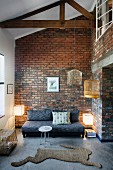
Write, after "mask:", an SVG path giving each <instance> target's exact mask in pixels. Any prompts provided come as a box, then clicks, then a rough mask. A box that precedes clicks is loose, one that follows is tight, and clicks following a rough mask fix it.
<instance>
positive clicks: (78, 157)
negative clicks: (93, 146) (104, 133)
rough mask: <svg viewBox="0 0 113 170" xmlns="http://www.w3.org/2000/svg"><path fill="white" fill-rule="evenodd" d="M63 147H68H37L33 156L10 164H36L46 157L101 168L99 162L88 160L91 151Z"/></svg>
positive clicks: (16, 165)
mask: <svg viewBox="0 0 113 170" xmlns="http://www.w3.org/2000/svg"><path fill="white" fill-rule="evenodd" d="M61 146H63V147H65V148H69V149H68V150H66V149H65V150H64V149H61V150H57V149H47V148H39V149H37V153H36V155H35V157H31V156H28V157H27V158H25V159H23V160H22V161H19V162H12V163H11V165H12V166H15V167H18V166H21V165H24V164H26V163H27V162H32V163H35V164H38V163H40V162H42V161H44V160H46V159H57V160H61V161H66V162H79V163H81V164H84V165H89V166H96V167H98V168H102V165H101V164H100V163H96V162H89V161H88V159H89V155H91V153H92V152H91V151H90V150H89V149H86V148H80V147H74V146H67V145H61Z"/></svg>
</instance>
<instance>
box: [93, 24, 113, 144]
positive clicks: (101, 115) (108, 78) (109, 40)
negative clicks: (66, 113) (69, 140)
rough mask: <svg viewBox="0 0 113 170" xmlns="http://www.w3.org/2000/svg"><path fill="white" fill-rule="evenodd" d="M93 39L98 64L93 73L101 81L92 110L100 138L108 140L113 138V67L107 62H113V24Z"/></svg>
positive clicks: (94, 54)
mask: <svg viewBox="0 0 113 170" xmlns="http://www.w3.org/2000/svg"><path fill="white" fill-rule="evenodd" d="M93 40H94V41H93V56H92V64H93V65H94V66H96V67H95V68H96V70H95V71H94V72H93V74H94V77H95V78H96V79H98V80H99V81H100V98H99V99H93V101H92V111H93V114H94V117H95V119H94V128H95V130H96V131H97V133H98V136H99V138H100V140H102V141H104V140H105V141H108V140H113V129H112V125H113V119H112V113H113V107H112V95H111V94H112V91H113V90H112V89H113V81H112V75H113V68H112V67H110V68H108V67H107V63H110V62H111V63H113V58H112V54H113V25H112V26H111V27H110V28H109V29H108V30H107V31H106V32H105V34H104V35H103V36H102V37H101V38H100V39H99V40H98V41H97V42H96V41H95V34H93ZM105 59H106V60H105ZM105 66H106V67H105Z"/></svg>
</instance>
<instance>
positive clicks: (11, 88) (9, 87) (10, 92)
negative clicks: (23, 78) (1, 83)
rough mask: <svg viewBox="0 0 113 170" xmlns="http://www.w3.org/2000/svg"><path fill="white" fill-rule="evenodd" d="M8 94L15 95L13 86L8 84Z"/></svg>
mask: <svg viewBox="0 0 113 170" xmlns="http://www.w3.org/2000/svg"><path fill="white" fill-rule="evenodd" d="M7 94H13V84H7Z"/></svg>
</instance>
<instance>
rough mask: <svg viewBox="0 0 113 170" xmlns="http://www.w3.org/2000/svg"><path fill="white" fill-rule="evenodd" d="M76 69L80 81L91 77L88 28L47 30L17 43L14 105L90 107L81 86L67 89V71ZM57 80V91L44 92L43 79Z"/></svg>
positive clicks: (45, 85) (21, 39) (45, 84)
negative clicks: (56, 77) (79, 73)
mask: <svg viewBox="0 0 113 170" xmlns="http://www.w3.org/2000/svg"><path fill="white" fill-rule="evenodd" d="M70 68H76V69H78V70H79V71H82V73H83V82H84V80H85V79H88V78H89V77H90V76H91V32H90V30H89V29H76V30H75V33H74V30H73V29H66V30H65V29H64V30H60V29H46V30H43V31H40V32H37V33H34V34H31V35H28V36H26V37H23V38H20V39H18V40H16V57H15V104H24V105H25V107H26V108H27V109H30V108H34V107H37V108H39V109H40V108H45V107H47V108H57V109H71V110H73V109H74V108H75V107H77V108H78V109H80V110H82V109H84V107H85V108H91V100H88V99H87V100H86V101H85V98H84V96H83V82H82V85H74V86H72V87H68V86H67V71H68V70H70ZM49 76H58V77H60V91H59V92H56V93H50V92H47V83H46V79H47V77H49Z"/></svg>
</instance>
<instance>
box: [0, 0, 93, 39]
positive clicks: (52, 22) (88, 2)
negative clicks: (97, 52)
mask: <svg viewBox="0 0 113 170" xmlns="http://www.w3.org/2000/svg"><path fill="white" fill-rule="evenodd" d="M94 7H95V0H60V1H59V0H52V1H50V0H8V1H7V0H0V22H1V23H2V25H0V26H1V27H3V28H5V29H7V30H8V31H9V32H10V33H11V34H12V36H13V37H14V38H15V39H18V38H20V37H23V36H25V35H28V34H31V33H33V32H36V31H39V30H41V29H44V28H57V27H66V28H69V27H73V21H70V19H73V18H75V17H77V16H80V15H84V16H85V17H86V18H88V20H91V19H92V15H90V12H92V11H93V9H94ZM25 14H26V15H25ZM19 16H21V17H20V18H19ZM11 19H15V20H13V21H11ZM7 20H9V21H8V22H7ZM26 20H27V21H26ZM40 20H41V21H40ZM65 20H66V21H67V20H68V21H67V22H65ZM4 21H5V22H4ZM79 23H80V22H79ZM80 24H81V25H80ZM80 24H78V23H76V26H75V27H80V26H82V27H85V26H87V24H89V25H90V22H89V23H88V21H87V22H86V23H85V22H84V23H80Z"/></svg>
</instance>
